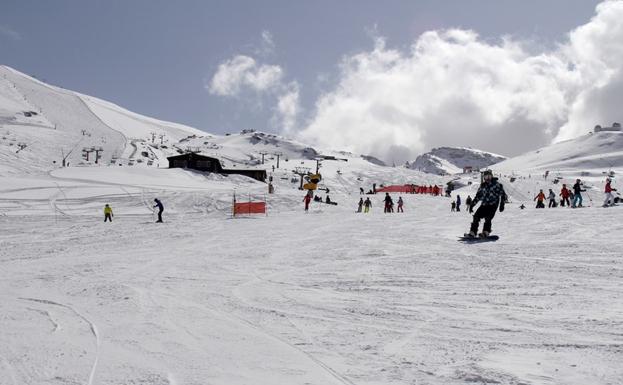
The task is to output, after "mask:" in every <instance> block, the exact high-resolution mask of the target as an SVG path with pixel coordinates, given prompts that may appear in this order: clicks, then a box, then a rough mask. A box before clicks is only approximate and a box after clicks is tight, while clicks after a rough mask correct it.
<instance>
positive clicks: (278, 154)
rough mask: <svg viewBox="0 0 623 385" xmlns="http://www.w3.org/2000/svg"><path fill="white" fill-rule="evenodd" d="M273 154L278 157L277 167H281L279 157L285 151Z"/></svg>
mask: <svg viewBox="0 0 623 385" xmlns="http://www.w3.org/2000/svg"><path fill="white" fill-rule="evenodd" d="M273 155H275V156H276V157H277V168H279V157H281V156H282V155H283V152H275V153H273Z"/></svg>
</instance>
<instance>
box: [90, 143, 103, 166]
mask: <svg viewBox="0 0 623 385" xmlns="http://www.w3.org/2000/svg"><path fill="white" fill-rule="evenodd" d="M91 150H92V151H93V152H95V164H97V163H98V161H99V160H100V159H101V158H102V155H101V153H102V152H104V149H103V148H102V147H93V148H92V149H91Z"/></svg>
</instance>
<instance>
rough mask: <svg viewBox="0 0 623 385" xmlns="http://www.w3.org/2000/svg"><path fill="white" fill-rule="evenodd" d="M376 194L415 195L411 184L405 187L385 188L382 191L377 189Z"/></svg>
mask: <svg viewBox="0 0 623 385" xmlns="http://www.w3.org/2000/svg"><path fill="white" fill-rule="evenodd" d="M376 192H377V193H378V192H389V193H405V194H413V193H414V192H415V191H414V186H413V185H410V184H406V185H404V186H400V185H394V186H383V187H381V188H380V189H377V190H376Z"/></svg>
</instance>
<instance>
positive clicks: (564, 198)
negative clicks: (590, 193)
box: [560, 183, 571, 207]
mask: <svg viewBox="0 0 623 385" xmlns="http://www.w3.org/2000/svg"><path fill="white" fill-rule="evenodd" d="M569 195H571V191H569V189H568V188H567V185H566V184H564V183H563V185H562V189H560V198H561V199H560V205H561V206H562V207H565V203H567V206H568V207H569V206H571V202H569Z"/></svg>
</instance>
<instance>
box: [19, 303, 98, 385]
mask: <svg viewBox="0 0 623 385" xmlns="http://www.w3.org/2000/svg"><path fill="white" fill-rule="evenodd" d="M19 299H21V300H24V301H32V302H37V303H41V304H45V305H53V306H60V307H64V308H66V309H69V310H71V311H72V312H73V313H74V314H76V315H77V316H78V317H79V318H81V319H82V320H83V321H84V322H86V323H87V325H89V329H90V330H91V333H92V334H93V337H95V346H96V350H95V360H94V361H93V366H92V367H91V372H90V373H89V381H88V382H87V384H88V385H93V378H94V377H95V371H96V370H97V363H98V361H99V358H100V345H101V340H100V335H99V333H98V331H97V326H96V325H95V324H94V323H93V322H92V321H91V320H90V319H88V318H87V317H85V316H84V315H82V313H80V312H78V311H77V310H76V309H74V308H73V307H72V306H69V305H65V304H62V303H58V302H54V301H50V300H47V299H39V298H21V297H20V298H19ZM52 322H54V321H52ZM55 325H56V323H55ZM55 329H56V328H55Z"/></svg>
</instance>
